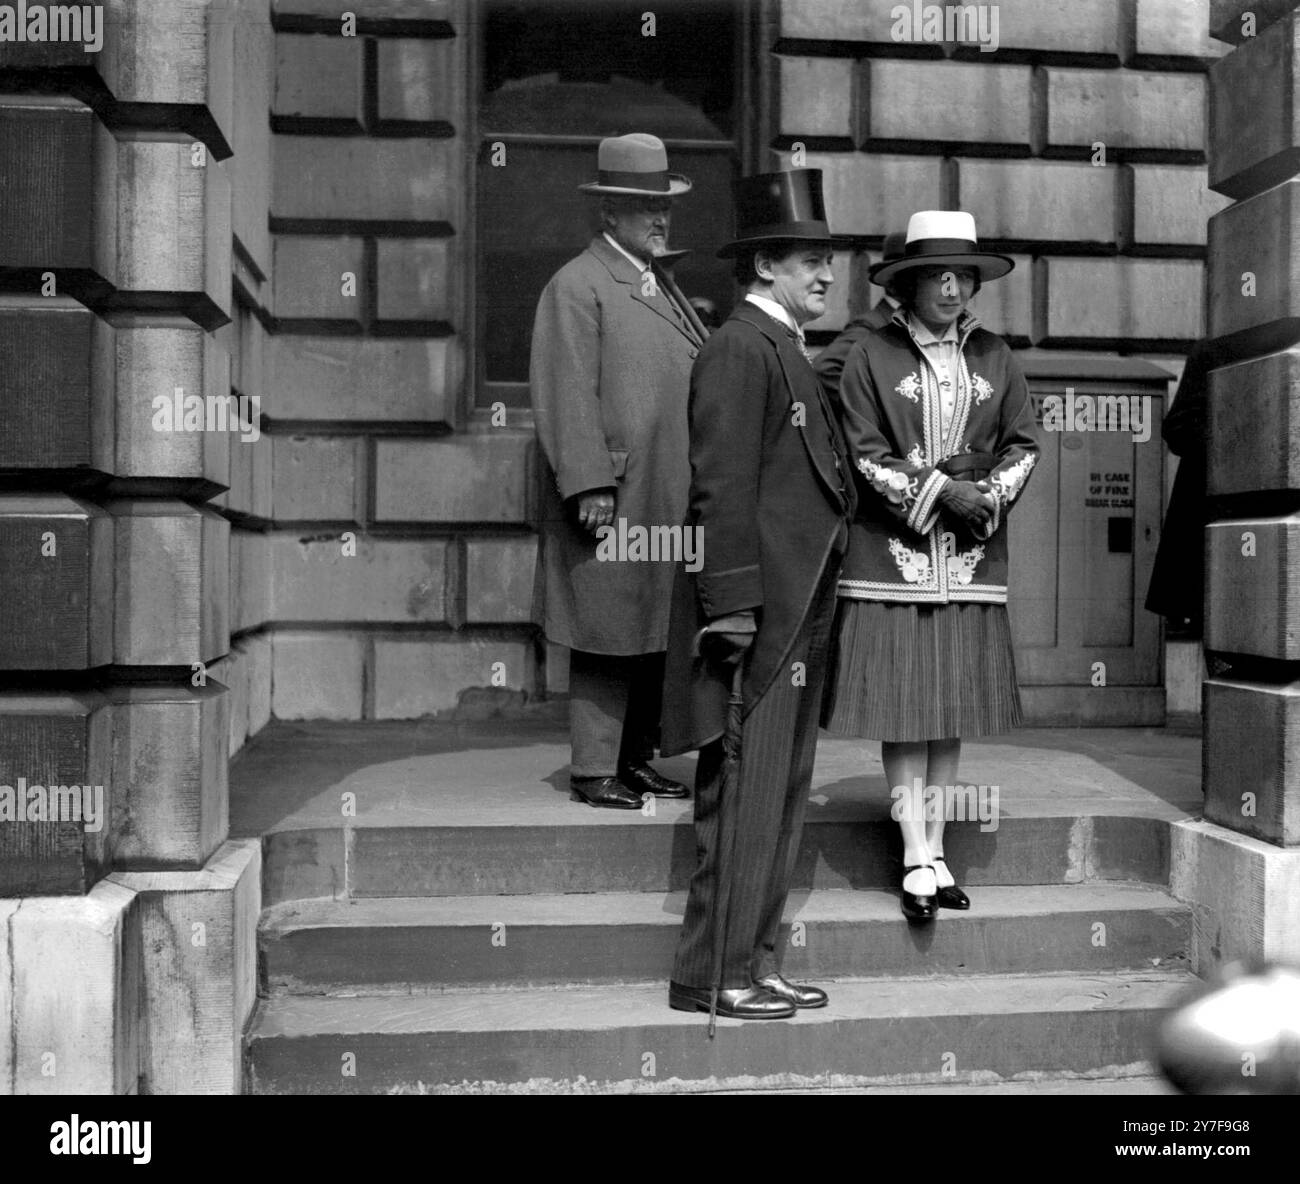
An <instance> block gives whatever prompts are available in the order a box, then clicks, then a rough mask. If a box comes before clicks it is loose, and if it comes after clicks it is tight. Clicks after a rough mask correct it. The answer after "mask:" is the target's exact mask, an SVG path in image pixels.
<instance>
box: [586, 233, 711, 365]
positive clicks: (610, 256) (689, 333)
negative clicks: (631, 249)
mask: <svg viewBox="0 0 1300 1184" xmlns="http://www.w3.org/2000/svg"><path fill="white" fill-rule="evenodd" d="M589 250H590V251H591V253H592V254H593V255H595V256H596V258H597V259H599V260H600V261H601V262H602V263H603V264H604V265H605V266H606V267H607V268H608V269H609V274H610V275H611V276H613V278H614V279H616V280H617V281H618V282H619V283H620V284H625V285H626V286H627V288H628V294H629V295H630V296H631V297H632V299H633V300H635V301H636V302H637V303H638V304H643V305H645V307H646V308H648V309H649V310H650V311H651V312H652V313H654V314H655V316H657V317H662V318H663V319H664V320H665V321H667V322H668V324H670V325H671V326H672V327H673V328H674V329H676V330H677V332H678V333H680V334H681V335H682V336H683V337H685V338H686V340H687V341H689V342H690V343H691V344H692V345H697V346H698V345H703V344H704V338H705V337H706V336H707V334H706V333H704V332H703V328H704V326H703V325H702V324H700V321H699V318H698V317H695V316H694V309H691V307H690V305H689V304H687V303H686V301H685V300H684V299H683V300H682V302H681V304H682V306H683V307H684V309H689V310H690V315H691V316H692V317H693V318H694V320H693V323H692V324H691V325H690V326H689V327H688V326H684V325H683V324H682V322H681V320H680V318H678V317H677V316H676V315H675V314H674V313H673V310H672V309H671V307H669V304H668V302H669V301H670V300H671V299H672V297H671V296H669V295H668V293H667V292H666V291H660V292H659V293H658V294H657V295H658V299H655V298H654V297H651V296H646V295H644V294H643V292H642V290H641V287H642V283H643V282H644V281H643V278H642V277H643V275H644V274H645V273H644V272H640V271H637V269H636V268H635V267H634V266H633V265H632V263H631V261H630V260H628V259H625V258H624V257H623V256H622V255H621V254H619V252H618V251H616V250H614V248H613V247H611V246H610V245H609V243H607V242H606V241H605V238H604V236H603V235H597V236H596V237H595V238H594V239H592V240H591V246H590V248H589ZM651 274H652V275H653V276H654V277H655V287H656V288H659V289H663V288H666V287H667V285H668V284H672V280H671V278H670V277H669V276H668V275H667V273H666V272H665V271H664V270H663V268H661V267H654V266H653V265H652V269H651ZM673 289H674V290H676V285H675V284H674V285H673ZM677 294H678V295H680V294H681V293H680V291H678V293H677ZM696 326H698V327H699V333H698V335H697V333H696Z"/></svg>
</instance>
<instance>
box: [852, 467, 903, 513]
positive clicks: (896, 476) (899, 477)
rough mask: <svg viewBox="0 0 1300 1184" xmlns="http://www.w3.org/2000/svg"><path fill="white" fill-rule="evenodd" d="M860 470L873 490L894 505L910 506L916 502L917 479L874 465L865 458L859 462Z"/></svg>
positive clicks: (895, 470)
mask: <svg viewBox="0 0 1300 1184" xmlns="http://www.w3.org/2000/svg"><path fill="white" fill-rule="evenodd" d="M858 468H859V469H861V470H862V472H863V474H864V475H865V476H866V478H867V480H868V481H870V482H871V487H872V489H874V490H875V491H876V492H877V493H879V494H881V495H882V496H884V497H885V498H886V499H887V500H889V501H891V502H893V503H894V505H896V506H897V505H903V506H910V505H911V504H912V503H913V502H914V501H916V478H915V477H909V476H908V475H907V474H906V473H900V472H899V471H898V470H897V469H889V468H886V467H885V466H884V465H878V464H874V463H873V462H872V461H869V460H868V459H867V458H866V457H865V456H864V457H863V458H862V459H861V460H859V461H858Z"/></svg>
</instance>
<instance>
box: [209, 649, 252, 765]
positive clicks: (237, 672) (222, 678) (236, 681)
mask: <svg viewBox="0 0 1300 1184" xmlns="http://www.w3.org/2000/svg"><path fill="white" fill-rule="evenodd" d="M243 646H244V643H243V642H242V641H232V642H231V643H230V652H229V653H228V654H226V656H225V657H224V658H220V659H218V660H217V661H215V662H213V663H212V664H211V665H210V666H209V667H208V681H209V682H216V683H219V684H220V685H221V686H224V687H225V688H226V704H227V710H226V716H227V721H228V723H229V736H228V750H229V753H230V756H231V757H234V755H235V753H237V752H238V751H239V750H240V749H241V748H243V747H244V741H245V740H246V739H247V738H248V662H247V660H246V656H245V653H244V648H243Z"/></svg>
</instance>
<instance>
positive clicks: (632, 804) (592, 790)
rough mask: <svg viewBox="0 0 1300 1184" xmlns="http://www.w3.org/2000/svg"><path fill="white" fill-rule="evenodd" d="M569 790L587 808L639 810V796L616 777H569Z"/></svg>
mask: <svg viewBox="0 0 1300 1184" xmlns="http://www.w3.org/2000/svg"><path fill="white" fill-rule="evenodd" d="M569 788H570V789H572V790H573V795H574V797H576V798H579V799H581V800H582V801H584V802H586V803H587V805H589V806H608V807H609V808H610V809H611V810H639V809H641V795H640V794H639V793H637V791H636V790H635V789H633V788H632V787H631V786H630V785H624V784H623V782H622V781H620V780H619V779H618V778H617V777H570V778H569Z"/></svg>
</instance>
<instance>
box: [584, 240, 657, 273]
mask: <svg viewBox="0 0 1300 1184" xmlns="http://www.w3.org/2000/svg"><path fill="white" fill-rule="evenodd" d="M587 250H589V251H590V252H591V253H592V254H593V255H595V256H596V258H597V259H599V260H600V261H601V262H602V263H603V264H604V265H605V267H606V269H607V270H608V271H609V274H610V275H611V276H613V278H614V279H616V280H617V281H618V282H619V283H620V284H640V282H641V277H642V276H643V275H644V274H645V272H643V271H637V269H636V267H635V266H633V264H632V260H631V259H629V258H628V257H627V256H626V255H624V254H623V253H622V251H616V250H615V249H614V248H613V247H611V246H610V245H609V243H607V242H606V241H605V236H604V235H603V234H598V235H596V237H595V238H593V239H592V240H591V245H590V246H589V247H588V248H587Z"/></svg>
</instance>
